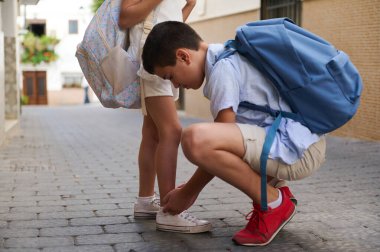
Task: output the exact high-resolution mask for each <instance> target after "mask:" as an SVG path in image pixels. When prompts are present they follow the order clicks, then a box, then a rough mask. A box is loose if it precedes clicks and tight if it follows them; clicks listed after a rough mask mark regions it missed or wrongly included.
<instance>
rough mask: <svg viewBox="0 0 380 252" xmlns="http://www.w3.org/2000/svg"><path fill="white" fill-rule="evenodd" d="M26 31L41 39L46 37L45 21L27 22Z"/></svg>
mask: <svg viewBox="0 0 380 252" xmlns="http://www.w3.org/2000/svg"><path fill="white" fill-rule="evenodd" d="M27 29H28V30H29V31H30V32H32V33H33V34H34V35H36V36H38V37H41V36H43V35H46V22H45V20H37V19H34V20H28V27H27Z"/></svg>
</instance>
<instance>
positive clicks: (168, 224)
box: [156, 208, 212, 233]
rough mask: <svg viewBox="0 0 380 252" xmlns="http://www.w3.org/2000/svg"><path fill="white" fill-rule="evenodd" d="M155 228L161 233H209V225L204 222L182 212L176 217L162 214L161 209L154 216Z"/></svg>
mask: <svg viewBox="0 0 380 252" xmlns="http://www.w3.org/2000/svg"><path fill="white" fill-rule="evenodd" d="M156 228H157V229H158V230H161V231H168V232H178V233H202V232H207V231H210V230H211V228H212V226H211V223H210V222H208V221H206V220H199V219H197V218H196V217H194V216H192V215H190V214H189V213H188V212H187V211H183V212H182V213H180V214H178V215H171V214H169V213H164V212H163V211H162V208H160V210H159V211H158V213H157V216H156Z"/></svg>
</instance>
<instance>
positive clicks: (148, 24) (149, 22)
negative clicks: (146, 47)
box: [137, 11, 154, 58]
mask: <svg viewBox="0 0 380 252" xmlns="http://www.w3.org/2000/svg"><path fill="white" fill-rule="evenodd" d="M153 18H154V11H151V12H150V13H149V15H148V16H147V17H146V18H145V20H144V24H143V31H142V35H141V40H140V45H139V50H138V53H137V55H138V56H139V58H140V57H141V53H142V49H143V47H142V43H141V42H142V41H145V40H146V38H147V37H148V35H149V33H150V31H151V30H152V29H153V25H154V24H153Z"/></svg>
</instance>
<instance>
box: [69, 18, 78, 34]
mask: <svg viewBox="0 0 380 252" xmlns="http://www.w3.org/2000/svg"><path fill="white" fill-rule="evenodd" d="M77 33H78V20H69V34H77Z"/></svg>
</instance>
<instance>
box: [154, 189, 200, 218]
mask: <svg viewBox="0 0 380 252" xmlns="http://www.w3.org/2000/svg"><path fill="white" fill-rule="evenodd" d="M184 186H185V184H183V185H180V186H179V187H177V188H175V189H173V190H172V191H170V192H169V193H168V194H166V196H165V197H164V198H163V200H162V202H161V206H162V207H163V212H164V213H170V214H172V215H176V214H180V213H182V212H183V211H185V210H186V209H188V208H189V207H191V206H192V205H193V204H194V202H195V200H196V199H197V195H189V194H187V193H186V192H185V190H184Z"/></svg>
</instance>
